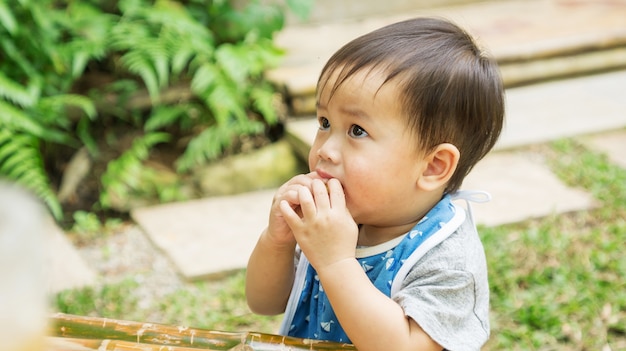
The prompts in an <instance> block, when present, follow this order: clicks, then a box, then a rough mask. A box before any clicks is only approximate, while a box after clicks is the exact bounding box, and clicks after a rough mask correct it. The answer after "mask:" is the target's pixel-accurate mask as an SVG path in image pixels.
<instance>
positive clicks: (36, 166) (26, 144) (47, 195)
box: [0, 128, 63, 219]
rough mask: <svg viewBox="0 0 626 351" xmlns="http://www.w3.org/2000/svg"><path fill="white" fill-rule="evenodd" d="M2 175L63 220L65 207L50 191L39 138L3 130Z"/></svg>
mask: <svg viewBox="0 0 626 351" xmlns="http://www.w3.org/2000/svg"><path fill="white" fill-rule="evenodd" d="M0 176H5V177H7V178H8V179H10V180H13V181H15V182H16V183H18V184H22V185H23V186H25V187H26V188H28V189H30V190H32V191H33V192H34V193H35V194H36V195H37V196H38V197H39V198H41V199H42V200H43V201H44V202H45V203H46V205H47V206H48V208H49V209H50V211H51V212H52V214H53V216H54V217H55V218H56V219H61V218H62V217H63V211H62V209H61V205H60V204H59V201H58V200H57V198H56V195H55V194H54V192H53V191H52V189H51V188H50V185H49V180H48V176H47V174H46V171H45V168H44V166H43V160H42V158H41V153H40V151H39V148H38V143H37V139H36V138H34V137H33V136H30V135H26V134H21V133H14V132H11V131H10V130H9V129H7V128H2V129H0Z"/></svg>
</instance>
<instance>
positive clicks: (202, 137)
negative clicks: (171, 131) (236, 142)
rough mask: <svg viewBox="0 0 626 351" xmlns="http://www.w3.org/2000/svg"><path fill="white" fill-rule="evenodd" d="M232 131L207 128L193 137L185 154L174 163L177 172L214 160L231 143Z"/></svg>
mask: <svg viewBox="0 0 626 351" xmlns="http://www.w3.org/2000/svg"><path fill="white" fill-rule="evenodd" d="M233 134H234V131H233V130H231V129H227V128H220V127H217V126H213V127H209V128H206V129H205V130H203V131H202V132H201V133H200V134H198V135H197V136H196V137H194V138H193V139H192V140H191V141H190V142H189V144H188V145H187V148H185V152H184V153H183V155H182V156H181V157H179V158H178V160H177V161H176V168H177V170H178V171H179V172H186V171H188V170H190V169H192V168H193V167H195V166H198V165H201V164H204V163H206V161H210V160H214V159H216V158H217V157H218V156H219V155H220V153H221V152H222V150H223V148H224V147H226V146H228V145H229V144H230V143H231V139H232V136H233Z"/></svg>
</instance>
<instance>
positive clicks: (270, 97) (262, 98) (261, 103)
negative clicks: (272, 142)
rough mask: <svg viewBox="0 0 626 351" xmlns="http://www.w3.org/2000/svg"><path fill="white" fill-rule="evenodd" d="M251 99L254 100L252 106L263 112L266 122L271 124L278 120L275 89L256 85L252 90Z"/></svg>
mask: <svg viewBox="0 0 626 351" xmlns="http://www.w3.org/2000/svg"><path fill="white" fill-rule="evenodd" d="M250 99H251V100H252V106H253V107H254V108H255V109H256V110H257V111H259V112H260V113H261V115H262V116H263V119H264V120H265V122H267V123H268V124H269V125H272V124H275V123H276V122H278V114H277V113H276V105H275V99H276V93H275V92H274V90H273V89H268V88H266V87H264V86H255V87H253V88H252V90H251V91H250Z"/></svg>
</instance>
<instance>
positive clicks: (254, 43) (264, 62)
mask: <svg viewBox="0 0 626 351" xmlns="http://www.w3.org/2000/svg"><path fill="white" fill-rule="evenodd" d="M311 1H312V0H285V2H284V3H283V2H279V1H275V2H270V3H267V2H261V1H258V0H257V1H248V2H246V3H245V5H244V6H241V7H238V8H236V6H235V5H233V4H232V3H231V2H230V1H225V0H222V1H210V0H189V1H185V2H179V1H172V0H158V1H148V0H119V1H110V0H109V1H107V0H90V1H53V0H37V1H34V0H21V1H18V0H9V1H7V2H2V3H0V176H4V177H7V178H9V179H12V180H14V181H16V182H19V183H22V184H25V185H26V186H27V187H29V188H31V189H32V190H33V191H35V192H36V193H37V194H38V195H39V196H40V197H41V198H42V199H43V200H44V201H45V202H46V203H47V205H48V207H49V208H50V210H51V212H52V213H53V214H54V215H55V217H57V219H59V218H61V216H62V209H61V206H60V205H59V201H58V199H57V198H56V195H55V192H54V189H53V188H54V187H53V185H52V180H51V175H50V172H51V169H52V168H53V166H52V165H53V163H54V162H53V161H54V157H58V155H59V153H58V150H59V149H70V150H76V149H78V148H81V147H86V148H87V149H88V150H89V153H90V155H91V156H92V157H97V156H98V155H99V153H100V152H101V151H102V143H99V140H100V139H103V138H106V140H109V141H110V140H118V139H120V138H121V137H122V136H121V135H120V133H119V131H111V128H110V127H111V126H112V125H121V126H122V128H121V129H122V130H124V131H125V132H128V131H129V130H131V131H132V132H133V133H132V135H133V138H134V142H133V147H125V148H124V150H121V151H122V152H120V153H119V154H118V155H117V156H118V157H117V161H112V163H110V164H109V165H110V166H109V167H107V169H106V172H105V174H104V175H103V176H102V180H103V181H102V184H101V186H102V188H101V189H102V190H101V196H100V205H101V206H102V207H104V208H106V207H107V206H108V205H109V203H108V202H107V199H108V198H110V197H111V196H117V197H119V196H123V195H124V193H125V192H127V191H128V190H129V189H131V190H132V187H133V186H134V185H133V184H132V182H129V179H131V178H133V177H135V178H136V175H137V167H139V168H141V167H142V162H143V161H144V160H146V159H147V157H148V155H149V153H150V151H151V150H152V149H153V148H154V147H155V146H156V145H157V144H159V143H173V144H174V145H175V144H176V143H179V142H181V141H182V143H183V147H184V150H183V151H182V152H181V154H180V155H179V156H178V158H177V159H176V161H175V166H176V169H177V171H178V172H187V171H189V170H191V169H193V168H194V167H196V166H198V165H201V164H204V163H206V162H208V161H211V160H214V159H216V158H218V157H220V155H221V154H222V152H223V150H224V149H225V148H226V147H228V146H229V145H230V144H231V143H232V141H233V140H234V139H235V138H237V137H238V136H240V135H246V134H255V133H262V132H263V131H264V129H265V128H268V126H271V125H272V124H274V123H276V122H277V120H278V116H277V112H276V93H275V89H274V87H273V86H272V85H271V84H270V83H269V82H268V81H267V80H266V79H265V78H264V72H265V71H266V70H267V69H268V68H270V67H272V66H273V65H276V64H277V62H278V60H279V59H280V58H281V56H282V51H281V50H279V49H278V48H277V47H276V46H275V45H274V44H273V41H272V36H273V34H274V33H275V32H276V31H278V30H280V29H282V27H283V25H284V20H285V15H284V14H285V11H287V10H288V9H290V10H292V11H295V12H296V13H297V14H299V15H301V16H304V15H306V12H307V11H308V8H309V7H310V5H311ZM105 130H106V135H103V133H105V132H104V131H105ZM135 181H136V179H135Z"/></svg>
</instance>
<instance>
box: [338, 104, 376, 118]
mask: <svg viewBox="0 0 626 351" xmlns="http://www.w3.org/2000/svg"><path fill="white" fill-rule="evenodd" d="M339 111H340V112H341V113H345V114H347V115H350V116H353V117H357V118H360V119H369V118H370V117H369V115H368V114H367V113H366V112H365V111H363V110H361V109H360V108H358V107H345V106H341V107H340V108H339Z"/></svg>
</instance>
